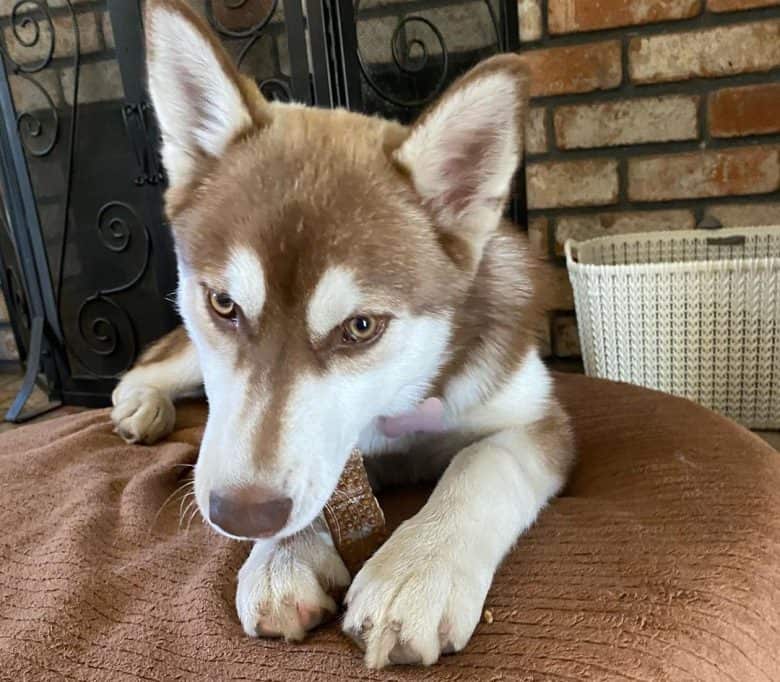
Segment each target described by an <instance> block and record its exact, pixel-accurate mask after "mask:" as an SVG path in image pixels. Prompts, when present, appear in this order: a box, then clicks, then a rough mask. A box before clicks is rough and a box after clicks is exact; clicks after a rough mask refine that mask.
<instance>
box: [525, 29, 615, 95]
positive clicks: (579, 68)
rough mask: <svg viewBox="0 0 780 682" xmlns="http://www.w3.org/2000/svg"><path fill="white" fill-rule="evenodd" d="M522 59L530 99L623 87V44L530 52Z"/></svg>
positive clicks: (580, 46)
mask: <svg viewBox="0 0 780 682" xmlns="http://www.w3.org/2000/svg"><path fill="white" fill-rule="evenodd" d="M520 56H521V57H522V58H523V59H524V60H525V62H526V64H527V65H528V67H529V69H530V72H531V96H532V97H540V96H543V95H563V94H566V93H581V92H592V91H594V90H609V89H611V88H616V87H618V86H619V85H620V81H621V80H622V77H623V69H622V66H621V63H620V42H619V41H617V40H610V41H607V42H601V43H591V44H588V45H570V46H566V47H551V48H546V49H541V50H529V51H527V52H523V53H521V54H520Z"/></svg>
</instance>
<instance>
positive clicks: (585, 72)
mask: <svg viewBox="0 0 780 682" xmlns="http://www.w3.org/2000/svg"><path fill="white" fill-rule="evenodd" d="M518 10H519V18H520V37H521V43H522V49H521V54H522V55H523V56H524V58H525V60H526V61H527V63H528V64H529V66H530V68H531V70H532V80H531V94H532V97H533V101H532V108H531V113H530V117H529V121H528V126H527V130H526V151H527V160H528V165H527V189H528V205H529V210H530V216H529V226H528V227H529V235H530V237H531V242H532V245H533V248H534V249H535V251H536V252H537V253H540V254H542V255H543V256H545V257H546V258H549V259H551V260H553V261H554V262H556V263H557V264H558V265H559V269H558V275H559V276H558V277H557V278H556V280H555V282H553V286H554V289H555V291H556V295H557V304H556V311H555V312H554V313H553V314H552V318H551V320H550V339H549V349H548V352H550V353H551V354H552V355H554V356H557V357H573V356H577V355H579V345H578V342H577V332H576V321H575V317H574V313H573V305H572V294H571V289H570V287H569V285H568V278H567V276H566V272H565V268H564V265H563V261H562V250H563V243H564V242H565V240H566V239H567V238H568V237H578V238H583V237H590V236H597V235H605V234H613V233H618V232H636V231H649V230H667V229H687V228H693V227H696V226H697V225H698V224H699V223H700V222H701V221H702V220H703V219H705V218H707V217H712V218H716V219H717V220H719V221H720V222H721V223H722V224H723V225H729V226H731V225H750V224H752V225H757V224H767V223H778V224H780V0H642V1H641V2H640V1H639V0H598V1H596V0H518Z"/></svg>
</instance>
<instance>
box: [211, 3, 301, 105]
mask: <svg viewBox="0 0 780 682" xmlns="http://www.w3.org/2000/svg"><path fill="white" fill-rule="evenodd" d="M249 1H250V0H206V18H207V19H208V22H209V23H210V24H211V25H212V26H213V27H214V29H215V30H216V31H217V33H218V34H219V35H220V36H222V37H223V38H227V39H230V40H237V41H243V43H242V44H241V46H240V48H239V50H238V56H237V57H236V64H237V65H238V68H241V65H242V64H243V62H244V60H245V59H246V56H247V54H249V51H250V50H251V49H252V48H253V47H254V45H255V44H256V43H257V41H258V40H260V38H261V37H262V35H263V31H264V29H265V28H266V27H267V26H268V24H270V23H271V19H273V16H274V14H276V10H277V8H278V7H279V0H270V5H269V7H268V11H267V12H266V14H265V15H264V16H262V17H260V18H259V19H257V20H256V21H254V22H253V23H251V24H250V25H248V26H246V27H244V28H241V29H232V28H228V27H227V26H225V25H224V24H222V23H220V21H219V20H218V19H217V17H216V14H215V12H214V4H215V2H218V3H219V5H220V6H221V7H222V8H223V9H225V10H228V11H237V10H241V9H243V8H244V7H245V6H246V5H247V3H248V2H249ZM255 1H257V0H255ZM258 86H259V87H260V92H262V93H263V96H264V97H266V98H267V99H274V100H279V101H283V102H289V101H291V100H292V99H293V95H292V91H291V90H290V86H289V84H288V83H287V82H286V81H285V80H283V79H282V78H276V77H274V78H267V79H265V80H261V81H259V82H258Z"/></svg>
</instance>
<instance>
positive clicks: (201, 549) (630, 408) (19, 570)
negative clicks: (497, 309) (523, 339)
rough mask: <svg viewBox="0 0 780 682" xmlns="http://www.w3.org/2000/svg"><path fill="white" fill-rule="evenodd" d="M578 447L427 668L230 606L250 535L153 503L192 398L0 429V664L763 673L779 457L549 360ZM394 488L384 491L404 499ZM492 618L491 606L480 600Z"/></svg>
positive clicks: (3, 669) (202, 673) (768, 659)
mask: <svg viewBox="0 0 780 682" xmlns="http://www.w3.org/2000/svg"><path fill="white" fill-rule="evenodd" d="M558 382H559V392H560V394H561V397H562V398H563V400H564V401H565V403H566V404H567V405H568V407H569V409H570V410H571V412H572V414H573V415H574V419H575V424H576V431H577V437H578V445H579V449H580V463H579V465H578V467H577V470H576V472H575V474H574V476H573V479H572V481H571V483H570V485H569V486H568V489H567V490H566V492H565V494H564V495H562V496H561V497H560V498H559V499H557V500H556V501H555V502H554V503H553V504H552V505H551V506H550V508H548V509H547V510H546V511H545V512H544V513H543V514H542V517H541V519H540V521H539V522H538V523H537V524H536V526H535V527H534V528H533V529H532V530H531V531H530V532H529V533H528V534H527V535H526V536H525V537H524V538H523V539H522V540H521V541H520V542H519V544H518V547H517V549H516V550H515V551H514V552H513V553H512V554H511V556H510V557H509V558H508V559H507V560H506V561H505V563H504V565H503V567H502V568H501V570H500V572H499V574H498V576H497V578H496V581H495V584H494V586H493V588H492V590H491V591H490V594H489V596H488V599H487V604H486V607H487V609H489V611H490V612H491V614H492V622H489V623H488V622H483V623H481V624H480V625H479V627H478V628H477V631H476V633H475V636H474V638H473V639H472V641H471V642H470V644H469V645H468V647H467V648H466V649H465V650H464V651H463V652H461V653H460V654H458V655H455V656H448V657H446V658H445V659H443V661H442V662H441V663H440V664H439V665H437V666H435V667H433V668H428V669H404V668H398V667H396V668H391V669H389V670H387V671H384V672H382V673H369V672H367V671H366V670H365V669H364V667H363V665H362V662H361V658H360V654H359V652H358V651H357V650H356V649H355V648H354V647H353V646H352V645H351V644H350V642H349V641H348V640H346V639H345V638H344V637H343V636H342V635H341V634H340V632H339V630H338V627H336V625H334V624H331V625H329V626H326V627H323V628H321V629H319V630H317V631H316V632H315V633H313V634H312V636H310V637H309V639H307V640H306V642H304V643H303V644H298V645H292V644H286V643H284V642H281V641H270V640H252V639H249V638H247V637H245V636H244V634H243V633H242V631H241V628H240V626H239V623H238V621H237V618H236V615H235V612H234V607H233V594H234V590H235V577H236V572H237V570H238V568H239V566H240V565H241V562H242V560H243V559H244V557H245V556H246V554H247V551H248V549H249V548H248V545H246V544H242V543H237V542H232V541H228V540H225V539H223V538H221V537H218V536H217V535H215V534H214V533H212V532H211V531H209V530H208V529H207V528H206V527H205V526H204V525H203V524H202V523H201V522H200V520H199V519H198V518H196V519H195V520H194V521H193V522H192V524H191V525H190V524H189V521H188V518H187V515H186V514H185V520H184V523H183V526H184V527H182V528H180V527H179V517H180V498H179V497H177V496H175V495H174V497H173V498H172V500H170V501H169V502H168V503H167V504H164V503H165V500H166V498H168V496H169V495H171V493H173V492H174V491H175V490H176V488H177V486H179V485H180V484H181V483H182V482H183V481H184V480H185V478H186V476H187V475H188V472H189V467H187V466H181V465H183V464H184V465H186V464H191V463H192V462H193V461H194V460H195V456H196V452H197V446H198V441H199V438H200V434H201V424H202V422H203V418H204V409H203V407H202V406H198V405H193V406H189V407H188V408H187V409H184V410H182V411H181V413H180V419H179V424H178V427H177V431H176V432H175V434H173V436H172V437H171V438H170V439H168V441H167V442H165V443H162V444H160V445H158V446H155V447H151V448H147V447H140V446H127V445H124V444H123V443H122V442H121V441H120V440H119V439H118V438H117V437H116V436H114V435H113V434H112V433H111V425H110V423H109V419H108V413H107V412H106V411H104V410H101V411H93V412H87V413H83V414H80V415H76V416H69V417H63V418H61V419H58V420H54V421H51V422H47V423H43V424H40V425H35V426H30V427H27V428H23V429H20V430H17V431H14V432H11V433H9V434H7V435H5V436H3V437H1V438H0V490H2V493H0V495H1V497H0V518H1V519H2V534H1V535H0V677H2V679H8V680H21V679H30V680H43V679H60V678H65V679H78V680H82V679H89V680H103V679H105V680H112V681H114V680H125V679H144V680H171V679H199V680H205V679H209V680H227V679H237V680H293V681H294V680H330V681H334V680H348V679H382V680H405V679H424V680H428V679H437V680H438V679H459V680H464V681H465V680H475V679H476V680H548V679H549V680H585V679H588V680H613V679H614V680H631V681H634V682H639V681H642V682H644V681H648V682H649V681H651V680H652V681H655V680H729V681H731V682H748V681H750V680H761V681H763V682H773V681H777V680H780V455H778V453H776V452H775V451H774V450H772V449H771V448H770V447H768V446H767V445H765V444H764V443H762V442H761V441H759V440H758V439H757V438H756V437H754V436H753V435H752V434H750V433H749V432H747V431H745V430H743V429H741V428H740V427H738V426H736V425H734V424H732V423H730V422H728V421H726V420H725V419H722V418H720V417H717V416H715V415H714V414H711V413H709V412H707V411H705V410H703V409H701V408H698V407H696V406H694V405H692V404H689V403H687V402H684V401H681V400H677V399H674V398H669V397H665V396H662V395H660V394H657V393H653V392H649V391H645V390H641V389H637V388H633V387H628V386H623V385H618V384H612V383H608V382H603V381H596V380H590V379H586V378H584V377H579V376H565V377H559V378H558ZM412 497H414V496H410V495H408V494H407V495H405V496H401V497H399V496H395V497H394V499H393V500H392V501H388V500H386V504H387V505H388V509H389V510H390V511H391V515H395V516H396V518H397V517H398V516H399V515H400V516H403V515H409V514H410V513H411V512H412V510H413V509H414V504H419V502H420V496H419V495H417V497H416V501H413V500H412ZM488 620H490V619H489V618H488Z"/></svg>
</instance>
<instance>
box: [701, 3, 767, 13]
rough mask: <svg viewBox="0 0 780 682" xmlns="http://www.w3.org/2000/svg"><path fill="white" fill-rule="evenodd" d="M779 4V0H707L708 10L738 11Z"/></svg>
mask: <svg viewBox="0 0 780 682" xmlns="http://www.w3.org/2000/svg"><path fill="white" fill-rule="evenodd" d="M775 5H780V0H707V9H708V10H710V12H738V11H739V10H743V9H753V8H755V7H774V6H775Z"/></svg>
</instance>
